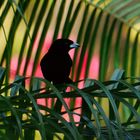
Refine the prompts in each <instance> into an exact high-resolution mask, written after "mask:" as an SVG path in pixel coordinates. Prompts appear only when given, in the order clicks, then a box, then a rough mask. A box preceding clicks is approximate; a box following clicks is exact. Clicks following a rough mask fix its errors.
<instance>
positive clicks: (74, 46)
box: [70, 42, 80, 49]
mask: <svg viewBox="0 0 140 140" xmlns="http://www.w3.org/2000/svg"><path fill="white" fill-rule="evenodd" d="M78 47H80V45H79V44H78V43H76V42H74V43H73V44H71V45H70V48H71V49H72V48H78Z"/></svg>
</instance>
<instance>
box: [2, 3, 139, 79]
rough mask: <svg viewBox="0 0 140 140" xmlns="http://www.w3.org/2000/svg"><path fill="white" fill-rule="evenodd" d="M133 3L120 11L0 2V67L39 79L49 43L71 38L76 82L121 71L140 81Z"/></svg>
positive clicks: (113, 6) (78, 5)
mask: <svg viewBox="0 0 140 140" xmlns="http://www.w3.org/2000/svg"><path fill="white" fill-rule="evenodd" d="M111 2H112V4H111ZM130 4H131V5H130ZM136 4H137V1H130V2H124V3H122V5H120V6H119V2H114V3H113V1H111V0H106V1H100V0H93V1H80V0H77V1H76V0H68V1H66V0H57V1H53V0H49V1H46V0H41V1H28V2H27V1H26V0H25V1H22V2H20V1H18V0H16V1H8V0H4V1H1V7H0V15H1V24H0V62H1V63H0V65H1V66H3V67H6V68H7V73H9V74H10V77H14V76H15V75H16V74H17V75H24V76H37V77H42V73H41V71H40V65H39V62H40V59H41V58H42V57H43V55H44V54H45V53H46V52H47V51H48V49H49V47H50V45H51V43H52V41H53V40H55V39H57V38H70V39H72V40H73V41H77V42H78V43H79V44H80V46H81V47H80V49H78V50H76V52H74V50H72V51H71V52H70V55H71V57H72V59H73V63H74V64H73V69H72V72H71V77H72V79H73V80H74V81H77V80H81V79H85V78H94V79H100V80H105V79H106V80H107V79H109V78H110V77H111V74H112V72H113V71H114V69H116V68H122V69H125V70H126V75H127V76H139V74H140V68H139V65H140V62H139V59H138V56H139V48H138V47H133V46H134V45H136V46H138V44H139V36H138V37H137V38H138V39H137V42H136V43H135V40H136V35H137V33H138V32H139V20H137V19H138V17H139V14H138V15H136V14H135V11H136V9H137V8H138V6H139V5H138V6H137V5H136ZM117 6H118V7H117ZM133 6H134V8H135V9H134V8H133ZM136 6H137V7H136ZM116 7H117V8H116ZM130 7H131V8H130ZM129 9H130V10H129ZM113 10H114V11H113ZM132 12H134V14H132ZM129 14H130V15H129ZM134 48H135V50H134ZM133 67H135V68H133Z"/></svg>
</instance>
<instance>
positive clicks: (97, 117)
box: [0, 68, 140, 140]
mask: <svg viewBox="0 0 140 140" xmlns="http://www.w3.org/2000/svg"><path fill="white" fill-rule="evenodd" d="M0 71H1V73H0V75H1V79H0V80H1V82H2V83H3V82H4V81H3V80H4V79H3V77H4V76H5V69H3V68H0ZM123 73H124V72H123V71H122V70H116V71H115V72H114V74H113V76H112V80H111V81H106V82H103V83H101V82H100V81H97V80H92V79H86V80H84V81H81V82H83V83H84V85H85V86H84V88H82V89H79V88H77V86H76V85H77V83H75V84H73V85H63V86H67V87H71V88H73V90H72V91H69V92H67V93H66V92H64V91H63V90H59V87H57V88H56V87H54V86H53V85H52V84H51V83H49V82H48V81H46V80H44V79H42V78H33V79H32V80H33V84H32V88H31V89H30V90H28V89H27V85H26V84H25V83H26V80H29V78H24V77H19V76H17V77H16V79H15V81H14V82H12V83H9V84H8V85H5V84H1V87H0V88H1V89H0V107H1V109H0V132H1V133H0V136H1V137H2V138H4V139H9V138H10V139H15V140H16V139H19V138H20V139H26V138H30V139H31V140H32V139H33V140H34V138H35V133H36V132H37V131H38V132H39V133H40V136H41V139H49V140H50V139H53V137H54V136H55V135H57V137H60V138H59V139H62V136H61V135H60V134H61V133H62V134H63V135H64V136H65V139H70V140H72V139H74V140H79V139H84V140H86V139H93V138H94V137H96V138H97V139H110V140H111V139H116V140H118V139H131V140H132V139H139V138H140V137H139V133H138V132H139V125H140V115H139V113H138V112H139V110H138V106H139V99H140V96H139V93H140V90H139V87H140V82H139V79H135V80H136V82H135V83H133V84H130V83H129V82H128V81H127V79H124V80H121V79H120V78H122V75H123ZM118 78H119V79H118ZM117 79H118V80H117ZM43 83H44V84H43ZM42 84H43V87H42V86H41V85H42ZM60 89H61V88H60ZM5 93H8V95H6V96H5ZM77 97H79V98H82V99H83V101H84V103H85V105H84V104H82V105H81V106H79V107H78V108H77V107H73V108H69V106H70V105H68V104H67V102H66V101H65V100H64V99H65V98H70V99H75V98H77ZM96 97H100V98H102V100H103V101H104V100H105V103H104V104H100V103H99V101H98V100H97V98H96ZM56 98H57V100H60V103H62V105H63V107H64V108H65V110H60V111H58V110H55V109H53V108H50V107H49V106H44V105H40V104H37V100H38V99H45V100H46V101H47V99H56ZM132 98H134V99H135V103H132V104H131V103H129V101H128V99H132ZM85 106H86V107H87V108H86V109H84V107H85ZM123 107H124V108H125V109H126V108H127V110H128V111H127V116H123V115H122V110H121V109H122V108H123ZM107 108H108V109H111V111H109V112H107V111H106V109H107ZM78 109H80V110H81V111H82V113H80V112H79V113H78V112H76V111H77V110H78ZM89 112H90V116H88V114H89ZM128 112H129V113H128ZM65 114H68V117H67V118H66V117H64V115H65ZM74 115H75V116H78V117H79V119H78V120H75V117H74ZM68 118H69V119H68ZM134 132H135V133H134Z"/></svg>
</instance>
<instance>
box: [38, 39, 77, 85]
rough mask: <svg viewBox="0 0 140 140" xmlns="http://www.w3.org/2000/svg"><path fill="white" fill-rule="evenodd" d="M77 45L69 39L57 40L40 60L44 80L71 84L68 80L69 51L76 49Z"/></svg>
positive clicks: (69, 67) (69, 68) (69, 66)
mask: <svg viewBox="0 0 140 140" xmlns="http://www.w3.org/2000/svg"><path fill="white" fill-rule="evenodd" d="M78 47H79V44H77V43H74V42H73V41H72V40H69V39H57V40H56V41H54V42H53V43H52V45H51V47H50V49H49V50H48V52H47V54H45V56H44V57H43V58H42V60H41V63H40V65H41V70H42V73H43V76H44V77H45V79H47V80H48V81H50V82H53V84H54V85H56V84H63V83H71V82H72V80H71V79H70V78H69V74H70V70H71V66H72V60H71V58H70V56H69V54H68V52H69V50H71V49H73V48H78Z"/></svg>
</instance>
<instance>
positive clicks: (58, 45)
mask: <svg viewBox="0 0 140 140" xmlns="http://www.w3.org/2000/svg"><path fill="white" fill-rule="evenodd" d="M78 47H80V46H79V44H78V43H76V42H73V41H72V40H69V39H57V40H55V41H54V42H53V43H52V45H51V47H50V51H57V52H61V53H63V52H64V53H67V52H68V51H69V50H71V49H73V48H78Z"/></svg>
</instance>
